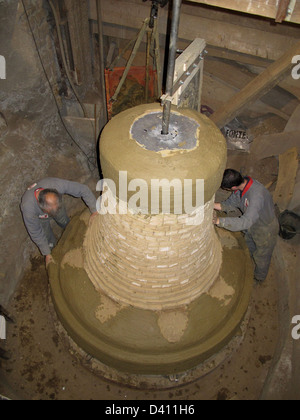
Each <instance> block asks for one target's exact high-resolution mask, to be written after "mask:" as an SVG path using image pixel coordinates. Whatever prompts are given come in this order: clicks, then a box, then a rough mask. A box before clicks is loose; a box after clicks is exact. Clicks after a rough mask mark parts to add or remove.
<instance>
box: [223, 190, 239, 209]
mask: <svg viewBox="0 0 300 420" xmlns="http://www.w3.org/2000/svg"><path fill="white" fill-rule="evenodd" d="M240 204H241V196H240V193H239V192H238V193H236V194H235V193H233V194H231V196H230V197H229V198H228V199H227V200H226V201H223V202H222V203H221V209H222V211H225V213H228V212H230V211H233V210H236V209H237V208H239V205H240Z"/></svg>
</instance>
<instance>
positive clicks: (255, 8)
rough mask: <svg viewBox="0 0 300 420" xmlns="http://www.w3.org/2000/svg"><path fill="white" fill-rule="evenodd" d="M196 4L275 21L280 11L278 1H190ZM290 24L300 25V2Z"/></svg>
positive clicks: (297, 3)
mask: <svg viewBox="0 0 300 420" xmlns="http://www.w3.org/2000/svg"><path fill="white" fill-rule="evenodd" d="M189 1H191V2H194V3H201V4H207V5H209V6H215V7H221V8H223V9H230V10H236V11H239V12H243V13H249V14H253V15H258V16H265V17H269V18H272V19H275V18H276V16H277V11H278V0H255V1H252V0H250V1H244V0H189ZM290 22H293V23H300V1H299V0H297V1H296V5H295V9H294V12H293V14H292V16H291V19H290Z"/></svg>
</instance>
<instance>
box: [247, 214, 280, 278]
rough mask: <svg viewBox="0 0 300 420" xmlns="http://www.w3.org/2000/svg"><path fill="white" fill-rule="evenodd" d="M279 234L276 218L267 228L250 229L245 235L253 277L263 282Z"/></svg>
mask: <svg viewBox="0 0 300 420" xmlns="http://www.w3.org/2000/svg"><path fill="white" fill-rule="evenodd" d="M278 234H279V223H278V220H277V218H275V219H274V220H273V222H272V223H271V224H270V225H268V226H263V227H260V228H254V229H253V228H252V229H250V230H249V231H247V232H246V233H245V240H246V243H247V245H248V248H249V251H250V254H251V256H252V258H253V260H254V262H255V271H254V277H255V279H256V280H257V281H260V282H263V281H264V280H265V279H266V278H267V275H268V272H269V269H270V265H271V259H272V255H273V251H274V248H275V246H276V242H277V238H278Z"/></svg>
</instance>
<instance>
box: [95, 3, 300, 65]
mask: <svg viewBox="0 0 300 420" xmlns="http://www.w3.org/2000/svg"><path fill="white" fill-rule="evenodd" d="M102 2H103V9H102V10H103V22H104V24H106V25H107V24H110V25H114V26H115V28H116V29H119V33H120V34H121V35H122V31H126V28H134V29H136V30H138V29H140V28H141V26H142V22H143V21H144V20H145V19H146V18H147V17H149V13H150V8H149V5H148V4H146V3H142V2H141V1H135V0H102ZM184 6H185V5H183V7H182V13H181V17H180V28H179V38H180V39H182V40H187V41H193V40H194V39H195V38H202V39H205V40H206V42H207V44H210V45H212V46H216V47H221V48H227V49H230V50H234V51H238V52H241V53H245V54H250V55H254V56H257V57H262V58H267V59H269V60H277V59H278V58H280V57H281V56H282V55H283V54H284V52H285V51H286V50H287V49H288V48H290V47H291V46H292V45H294V44H295V43H296V42H297V39H295V38H292V37H289V36H285V35H281V34H276V33H274V32H268V31H266V30H261V29H255V28H249V27H246V26H241V25H237V24H232V23H228V22H222V21H218V20H212V19H209V18H206V17H205V18H204V17H201V16H199V15H195V14H191V13H188V11H189V10H190V9H189V8H185V7H184ZM129 10H130V13H128V11H129ZM167 19H168V10H167V9H166V8H164V9H160V10H159V32H160V33H161V34H166V31H167ZM104 34H105V26H104ZM120 37H121V38H122V36H120ZM262 40H263V42H262Z"/></svg>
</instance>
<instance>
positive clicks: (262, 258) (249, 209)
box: [214, 169, 279, 283]
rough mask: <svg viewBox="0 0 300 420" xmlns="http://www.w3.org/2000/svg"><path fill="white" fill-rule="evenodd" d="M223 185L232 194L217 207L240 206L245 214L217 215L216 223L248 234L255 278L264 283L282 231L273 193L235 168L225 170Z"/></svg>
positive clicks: (225, 208) (236, 207)
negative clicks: (234, 215) (238, 215)
mask: <svg viewBox="0 0 300 420" xmlns="http://www.w3.org/2000/svg"><path fill="white" fill-rule="evenodd" d="M221 188H222V189H224V190H226V191H232V193H233V194H232V195H231V196H230V197H229V198H228V200H226V201H224V202H222V203H216V204H215V210H217V211H224V212H225V213H229V212H230V211H233V210H236V209H239V210H240V211H241V212H242V216H241V217H225V218H219V217H215V218H214V223H215V225H217V226H218V227H220V228H224V229H227V230H230V231H232V232H243V233H244V234H245V240H246V243H247V245H248V248H249V250H250V253H251V256H252V257H253V259H254V262H255V266H256V267H255V272H254V277H255V280H256V281H257V282H258V283H262V282H264V280H265V279H266V277H267V275H268V272H269V268H270V264H271V258H272V254H273V251H274V248H275V245H276V241H277V237H278V233H279V223H278V220H277V217H276V215H275V207H274V203H273V199H272V196H271V194H270V193H269V191H268V190H267V189H266V188H265V187H264V186H263V185H262V184H260V183H259V182H258V181H256V180H254V179H252V178H250V177H243V176H242V175H241V174H240V173H239V172H237V171H235V170H234V169H227V170H226V171H225V173H224V177H223V181H222V186H221Z"/></svg>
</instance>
